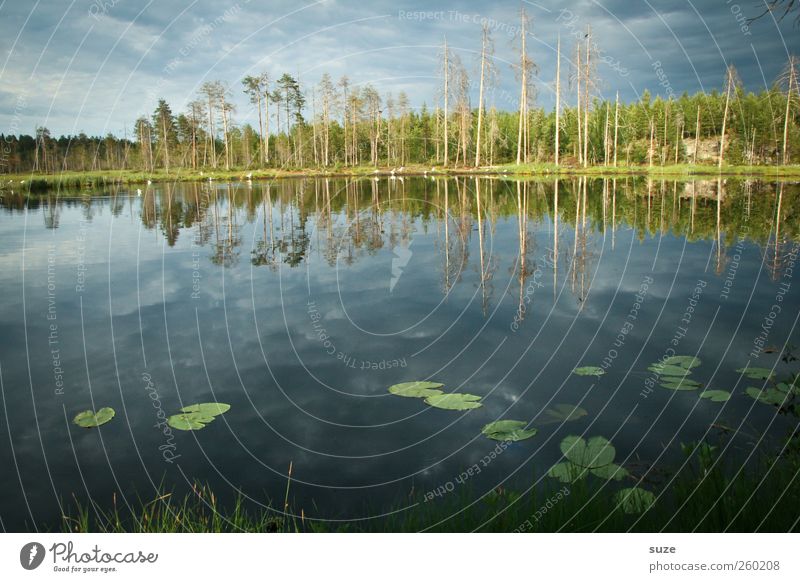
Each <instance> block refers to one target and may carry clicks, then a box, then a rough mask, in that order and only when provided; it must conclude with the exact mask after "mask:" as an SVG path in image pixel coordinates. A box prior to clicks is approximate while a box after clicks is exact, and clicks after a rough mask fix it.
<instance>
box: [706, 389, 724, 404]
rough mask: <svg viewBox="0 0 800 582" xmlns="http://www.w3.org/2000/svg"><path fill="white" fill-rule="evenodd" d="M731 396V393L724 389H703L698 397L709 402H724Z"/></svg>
mask: <svg viewBox="0 0 800 582" xmlns="http://www.w3.org/2000/svg"><path fill="white" fill-rule="evenodd" d="M730 397H731V393H730V392H727V391H726V390H704V391H703V392H701V393H700V398H705V399H707V400H710V401H711V402H725V401H726V400H728V399H729V398H730Z"/></svg>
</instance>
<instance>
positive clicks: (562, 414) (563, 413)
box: [542, 404, 589, 424]
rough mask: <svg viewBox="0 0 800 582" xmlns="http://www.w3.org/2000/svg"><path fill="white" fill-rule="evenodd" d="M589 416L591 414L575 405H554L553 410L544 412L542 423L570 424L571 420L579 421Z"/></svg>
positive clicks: (549, 409)
mask: <svg viewBox="0 0 800 582" xmlns="http://www.w3.org/2000/svg"><path fill="white" fill-rule="evenodd" d="M587 414H589V413H588V412H586V411H585V410H584V409H583V408H580V407H579V406H575V405H574V404H554V405H553V408H548V409H547V410H545V411H544V414H543V416H544V419H543V421H542V423H543V424H552V423H555V422H568V421H570V420H578V419H579V418H582V417H584V416H586V415H587Z"/></svg>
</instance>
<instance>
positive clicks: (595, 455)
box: [561, 435, 617, 469]
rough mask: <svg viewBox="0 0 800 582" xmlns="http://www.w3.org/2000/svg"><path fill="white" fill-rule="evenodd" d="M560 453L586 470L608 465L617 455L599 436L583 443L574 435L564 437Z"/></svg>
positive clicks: (606, 441)
mask: <svg viewBox="0 0 800 582" xmlns="http://www.w3.org/2000/svg"><path fill="white" fill-rule="evenodd" d="M561 452H562V453H564V456H565V457H567V459H569V460H570V461H571V462H573V463H575V464H576V465H578V466H580V467H586V468H587V469H593V468H595V467H602V466H604V465H608V464H610V463H612V462H613V461H614V456H615V455H616V454H617V453H616V450H615V449H614V445H612V444H611V443H610V442H609V441H608V440H606V439H605V438H603V437H601V436H596V437H592V438H590V439H589V440H588V441H585V440H583V439H582V438H581V437H579V436H574V435H570V436H568V437H564V440H562V441H561Z"/></svg>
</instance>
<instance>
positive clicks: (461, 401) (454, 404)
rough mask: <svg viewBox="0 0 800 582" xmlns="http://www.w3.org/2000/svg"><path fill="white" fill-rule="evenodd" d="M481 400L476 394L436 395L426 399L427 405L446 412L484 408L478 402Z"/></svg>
mask: <svg viewBox="0 0 800 582" xmlns="http://www.w3.org/2000/svg"><path fill="white" fill-rule="evenodd" d="M480 399H481V397H480V396H475V395H474V394H459V393H453V394H435V395H433V396H428V397H427V398H425V404H427V405H429V406H433V407H434V408H442V409H444V410H470V409H473V408H480V407H481V406H483V405H482V404H481V403H480V402H478V401H479V400H480Z"/></svg>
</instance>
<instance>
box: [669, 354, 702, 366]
mask: <svg viewBox="0 0 800 582" xmlns="http://www.w3.org/2000/svg"><path fill="white" fill-rule="evenodd" d="M662 363H663V364H666V365H668V366H680V367H681V368H686V369H689V368H696V367H697V366H699V365H700V358H696V357H694V356H670V357H669V358H666V359H664V360H663V362H662Z"/></svg>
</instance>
